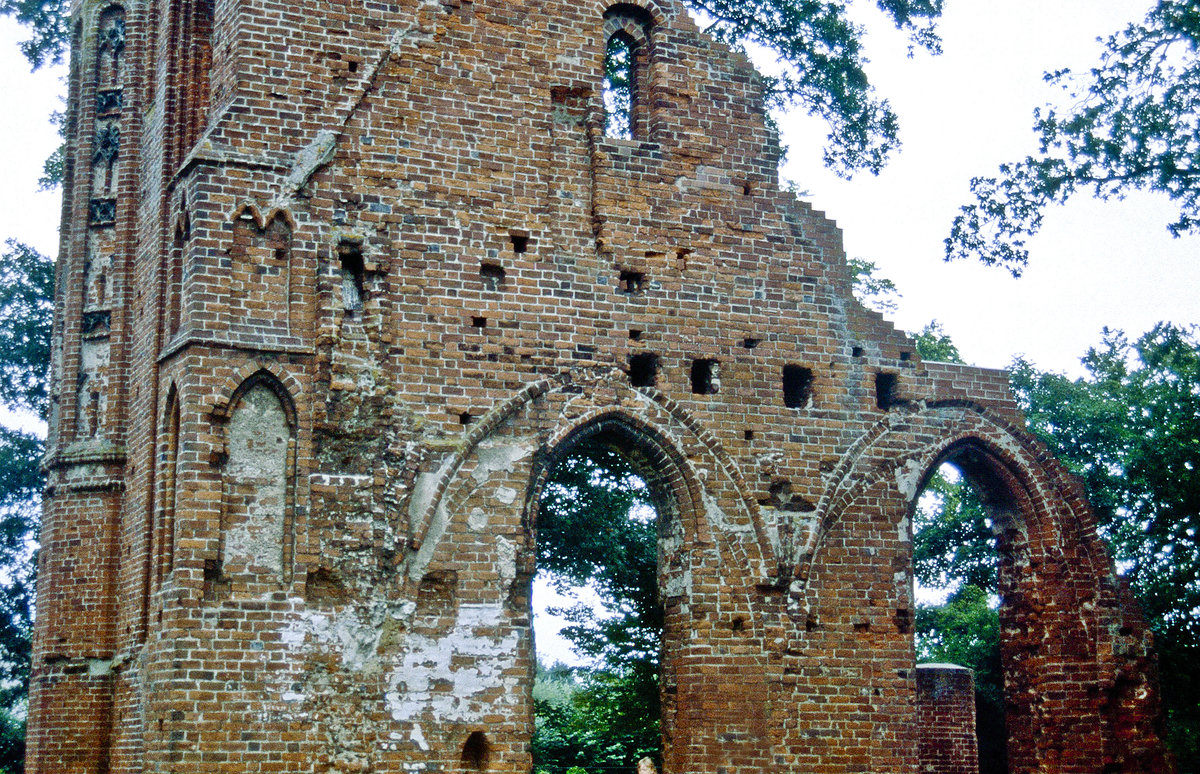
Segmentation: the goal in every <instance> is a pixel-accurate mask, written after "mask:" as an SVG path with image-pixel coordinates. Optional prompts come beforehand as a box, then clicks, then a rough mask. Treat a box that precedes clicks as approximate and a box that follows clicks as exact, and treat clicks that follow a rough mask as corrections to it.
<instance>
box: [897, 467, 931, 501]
mask: <svg viewBox="0 0 1200 774" xmlns="http://www.w3.org/2000/svg"><path fill="white" fill-rule="evenodd" d="M924 472H925V471H924V470H922V469H921V463H919V462H917V461H916V460H908V461H907V462H905V463H904V464H903V465H902V466H900V467H898V468H896V488H897V489H899V490H900V494H902V495H904V499H906V500H910V501H911V500H912V499H913V498H914V497H916V496H917V492H919V491H920V488H921V477H922V476H921V474H922V473H924Z"/></svg>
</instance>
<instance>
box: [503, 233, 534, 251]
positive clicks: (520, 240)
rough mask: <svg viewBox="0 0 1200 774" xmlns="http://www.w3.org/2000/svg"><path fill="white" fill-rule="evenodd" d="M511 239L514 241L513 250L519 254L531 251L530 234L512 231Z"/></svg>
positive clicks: (509, 236)
mask: <svg viewBox="0 0 1200 774" xmlns="http://www.w3.org/2000/svg"><path fill="white" fill-rule="evenodd" d="M508 238H509V241H511V242H512V248H513V252H514V253H516V254H517V255H523V254H524V253H527V252H529V235H528V234H520V233H511V234H509V235H508Z"/></svg>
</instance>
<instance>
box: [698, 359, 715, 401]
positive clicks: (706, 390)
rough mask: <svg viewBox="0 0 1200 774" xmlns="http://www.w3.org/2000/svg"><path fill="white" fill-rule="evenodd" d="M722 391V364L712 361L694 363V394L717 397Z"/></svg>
mask: <svg viewBox="0 0 1200 774" xmlns="http://www.w3.org/2000/svg"><path fill="white" fill-rule="evenodd" d="M720 391H721V364H720V362H718V361H716V360H712V359H698V360H693V361H692V393H693V394H694V395H716V394H717V393H718V392H720Z"/></svg>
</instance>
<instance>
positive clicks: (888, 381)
mask: <svg viewBox="0 0 1200 774" xmlns="http://www.w3.org/2000/svg"><path fill="white" fill-rule="evenodd" d="M898 381H899V377H898V376H897V375H896V374H889V373H878V374H875V405H876V406H877V407H879V408H880V409H881V410H883V411H887V410H888V409H890V408H891V407H892V406H895V405H896V403H897V402H898V401H897V399H896V386H897V382H898Z"/></svg>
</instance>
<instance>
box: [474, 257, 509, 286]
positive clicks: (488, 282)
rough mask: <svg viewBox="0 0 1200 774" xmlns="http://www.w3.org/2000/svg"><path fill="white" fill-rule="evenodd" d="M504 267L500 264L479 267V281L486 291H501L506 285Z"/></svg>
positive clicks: (484, 264) (487, 264)
mask: <svg viewBox="0 0 1200 774" xmlns="http://www.w3.org/2000/svg"><path fill="white" fill-rule="evenodd" d="M504 277H505V271H504V267H503V266H501V265H500V264H498V263H483V264H480V266H479V279H480V280H482V281H483V288H484V290H499V289H500V288H501V287H502V286H503V285H504Z"/></svg>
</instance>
